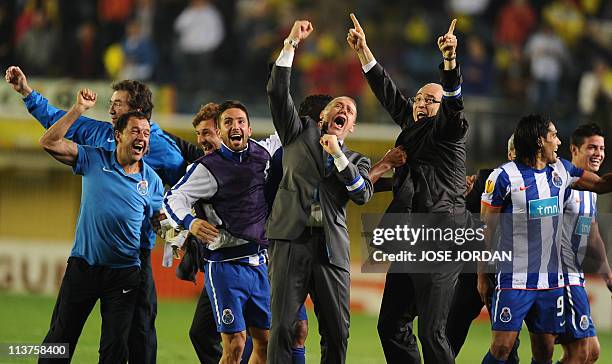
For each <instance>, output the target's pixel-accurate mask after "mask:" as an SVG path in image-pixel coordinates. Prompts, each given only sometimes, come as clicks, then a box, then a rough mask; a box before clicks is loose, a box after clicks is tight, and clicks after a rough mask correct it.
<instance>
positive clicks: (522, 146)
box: [514, 114, 551, 164]
mask: <svg viewBox="0 0 612 364" xmlns="http://www.w3.org/2000/svg"><path fill="white" fill-rule="evenodd" d="M550 123H551V120H550V119H547V118H545V117H544V116H542V115H539V114H529V115H526V116H523V117H522V118H521V120H519V123H518V125H517V126H516V130H514V150H515V152H516V160H517V161H519V162H525V161H527V162H529V163H531V164H535V162H536V158H537V155H538V152H540V150H541V149H542V142H541V141H540V138H545V139H546V135H547V134H548V127H549V126H550Z"/></svg>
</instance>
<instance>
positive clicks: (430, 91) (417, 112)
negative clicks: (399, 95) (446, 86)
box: [412, 83, 442, 121]
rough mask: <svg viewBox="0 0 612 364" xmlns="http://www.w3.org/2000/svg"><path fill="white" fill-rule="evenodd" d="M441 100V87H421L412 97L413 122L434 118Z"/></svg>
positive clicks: (436, 84) (433, 85)
mask: <svg viewBox="0 0 612 364" xmlns="http://www.w3.org/2000/svg"><path fill="white" fill-rule="evenodd" d="M441 100H442V85H440V84H438V83H428V84H426V85H424V86H423V87H421V88H420V89H419V91H417V94H416V95H415V97H414V104H412V117H413V118H414V121H420V120H422V119H425V118H430V117H434V116H436V114H437V113H438V109H439V108H440V101H441Z"/></svg>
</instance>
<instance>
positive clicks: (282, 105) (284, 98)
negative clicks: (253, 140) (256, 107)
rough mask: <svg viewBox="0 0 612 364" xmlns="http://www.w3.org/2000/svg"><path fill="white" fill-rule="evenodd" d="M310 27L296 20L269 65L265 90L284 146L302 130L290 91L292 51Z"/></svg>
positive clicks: (307, 33)
mask: <svg viewBox="0 0 612 364" xmlns="http://www.w3.org/2000/svg"><path fill="white" fill-rule="evenodd" d="M312 31H313V27H312V24H311V23H310V22H309V21H307V20H296V21H295V23H293V27H292V28H291V33H289V36H288V37H287V39H285V42H284V46H283V49H282V50H281V53H280V55H279V56H278V59H277V60H276V62H275V63H274V65H273V66H272V70H271V72H270V78H269V79H268V85H267V87H266V91H267V93H268V101H269V103H270V111H271V113H272V122H273V123H274V127H275V128H276V130H277V131H278V135H279V136H280V139H281V142H282V144H283V145H289V144H290V143H291V142H292V141H293V140H294V139H295V138H296V137H297V136H298V135H299V134H300V132H301V131H302V127H303V125H302V122H301V120H300V116H299V115H298V112H297V109H296V107H295V103H294V102H293V98H292V97H291V93H290V90H289V86H290V79H291V65H292V64H293V56H294V55H295V48H297V46H298V44H299V42H300V41H301V40H303V39H306V38H308V36H309V35H310V33H312Z"/></svg>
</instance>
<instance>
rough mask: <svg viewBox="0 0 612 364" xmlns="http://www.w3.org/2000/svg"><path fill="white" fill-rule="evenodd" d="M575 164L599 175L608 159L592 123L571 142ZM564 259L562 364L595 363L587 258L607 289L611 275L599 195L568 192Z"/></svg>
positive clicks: (596, 349)
mask: <svg viewBox="0 0 612 364" xmlns="http://www.w3.org/2000/svg"><path fill="white" fill-rule="evenodd" d="M570 152H571V154H572V164H574V165H575V166H576V167H578V168H582V169H584V170H585V171H591V172H594V173H595V172H597V171H599V167H600V166H601V164H602V163H603V160H604V157H605V142H604V135H603V131H602V130H601V128H600V127H599V125H597V124H594V123H591V124H584V125H581V126H579V127H578V128H576V130H574V132H573V133H572V136H571V139H570ZM564 200H565V203H564V219H563V231H562V234H563V235H562V244H561V259H562V262H563V271H564V278H565V308H566V309H565V322H566V324H565V333H564V334H562V335H560V336H559V339H558V341H559V342H560V343H561V345H563V352H564V355H563V358H562V359H561V361H560V362H562V363H594V362H595V361H596V360H597V358H598V357H599V341H598V340H597V336H596V333H595V327H594V325H593V320H592V319H591V310H590V307H589V300H588V297H587V293H586V290H585V288H584V285H585V279H584V272H583V271H582V267H581V265H582V262H583V260H584V258H585V255H586V254H589V256H591V255H592V256H593V257H594V258H595V260H596V262H597V263H599V264H598V267H597V268H598V271H599V272H601V274H602V276H603V278H604V280H605V281H606V283H607V285H608V288H610V287H611V285H612V273H611V272H610V266H609V264H608V259H607V256H606V253H605V252H606V250H605V247H604V243H603V240H602V239H601V235H600V234H599V225H598V224H597V221H596V220H595V216H596V214H597V207H596V204H597V194H595V193H593V192H588V191H578V190H574V189H568V190H566V192H565V198H564Z"/></svg>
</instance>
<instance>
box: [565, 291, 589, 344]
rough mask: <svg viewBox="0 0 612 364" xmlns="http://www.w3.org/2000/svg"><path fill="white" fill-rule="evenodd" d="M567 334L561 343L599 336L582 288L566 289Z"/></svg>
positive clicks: (585, 293)
mask: <svg viewBox="0 0 612 364" xmlns="http://www.w3.org/2000/svg"><path fill="white" fill-rule="evenodd" d="M565 308H566V310H565V333H564V334H562V335H561V336H560V337H559V341H560V342H569V341H574V340H576V339H584V338H587V337H592V336H597V333H596V332H595V326H594V325H593V319H592V318H591V307H590V305H589V297H588V295H587V292H586V290H585V289H584V287H582V286H566V287H565Z"/></svg>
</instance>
